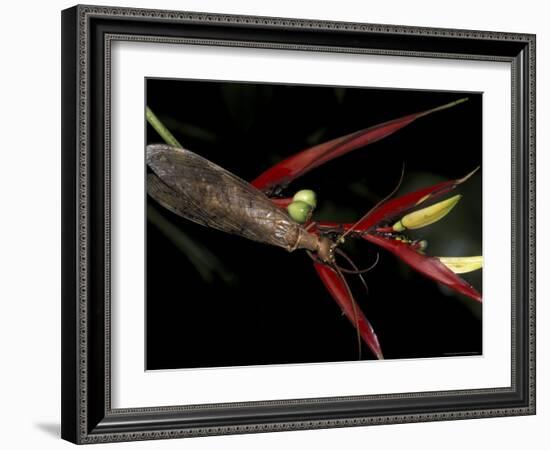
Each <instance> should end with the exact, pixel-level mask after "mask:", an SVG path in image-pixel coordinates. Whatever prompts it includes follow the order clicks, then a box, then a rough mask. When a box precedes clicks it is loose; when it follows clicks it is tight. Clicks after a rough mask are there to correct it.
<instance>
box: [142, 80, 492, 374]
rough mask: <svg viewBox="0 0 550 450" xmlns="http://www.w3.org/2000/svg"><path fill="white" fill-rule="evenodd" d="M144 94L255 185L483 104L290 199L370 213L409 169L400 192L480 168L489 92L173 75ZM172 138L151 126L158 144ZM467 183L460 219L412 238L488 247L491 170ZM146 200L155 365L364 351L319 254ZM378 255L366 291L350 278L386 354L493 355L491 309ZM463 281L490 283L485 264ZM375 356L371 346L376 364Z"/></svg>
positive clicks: (367, 254) (319, 178)
mask: <svg viewBox="0 0 550 450" xmlns="http://www.w3.org/2000/svg"><path fill="white" fill-rule="evenodd" d="M146 88H147V103H148V105H149V107H150V108H151V109H152V110H153V111H154V112H155V113H156V114H157V116H158V117H159V118H160V119H161V120H162V121H163V122H164V124H165V125H166V126H167V127H168V128H169V129H170V130H171V131H172V132H173V134H174V135H175V136H176V138H177V139H178V140H179V141H180V142H181V144H182V145H183V146H184V147H186V148H187V149H189V150H191V151H194V152H195V153H198V154H201V155H202V156H204V157H206V158H208V159H210V160H212V161H213V162H215V163H217V164H218V165H220V166H222V167H224V168H226V169H227V170H229V171H231V172H233V173H235V174H236V175H238V176H240V177H241V178H243V179H245V180H252V179H254V178H255V177H256V176H257V175H259V174H260V173H261V172H262V171H264V170H265V169H266V168H268V167H269V166H271V165H272V164H274V163H276V162H278V161H280V160H281V159H282V158H284V157H286V156H289V155H291V154H293V153H296V152H298V151H300V150H302V149H305V148H307V147H309V146H311V145H314V144H317V143H321V142H323V141H326V140H329V139H332V138H335V137H338V136H341V135H343V134H347V133H350V132H353V131H356V130H359V129H362V128H366V127H368V126H372V125H375V124H378V123H381V122H384V121H386V120H390V119H394V118H397V117H401V116H403V115H406V114H410V113H413V112H417V111H422V110H426V109H430V108H433V107H436V106H439V105H442V104H445V103H447V102H450V101H454V100H457V99H459V98H463V97H465V96H467V97H468V98H469V101H468V102H466V103H464V104H461V105H458V106H456V107H454V108H451V109H449V110H445V111H441V112H437V113H434V114H433V115H430V116H427V117H424V118H421V119H418V120H417V121H416V122H414V123H413V124H411V125H409V126H408V127H406V128H404V129H402V130H400V131H399V132H397V133H395V134H394V135H392V136H390V137H388V138H386V139H384V140H382V141H379V142H377V143H375V144H372V145H370V146H367V147H364V148H362V149H358V150H355V151H354V152H352V153H350V154H348V155H346V156H344V157H341V158H339V159H336V160H333V161H331V162H329V163H328V164H326V165H324V166H322V167H320V168H317V169H315V170H314V171H312V172H310V173H308V174H307V175H305V176H304V177H302V178H300V179H298V180H296V181H295V182H293V183H292V184H291V185H290V186H289V187H288V189H287V190H286V191H285V192H286V193H288V195H292V194H293V193H294V192H296V191H297V190H299V189H302V188H310V189H314V190H315V191H316V192H317V194H318V199H319V206H318V208H317V210H316V212H315V216H314V217H315V218H316V219H324V220H335V221H341V222H348V221H353V220H357V219H358V218H360V217H361V216H362V215H363V214H364V213H365V212H366V211H367V210H368V209H369V208H371V207H372V206H373V205H374V204H375V203H376V202H377V201H378V200H380V199H381V198H383V197H384V196H385V195H387V194H388V193H389V192H391V191H392V190H393V188H394V187H395V185H396V183H397V181H398V179H399V176H400V173H401V168H402V164H403V163H405V177H404V181H403V184H402V185H401V188H400V190H399V193H405V192H410V191H411V190H415V189H418V188H421V187H425V186H429V185H431V184H434V183H437V182H439V181H443V180H446V179H450V178H459V177H462V176H464V175H465V174H467V173H469V172H470V171H471V170H473V169H474V168H476V167H477V166H480V165H481V152H482V147H481V107H482V95H481V94H479V93H467V94H464V93H455V92H431V91H410V90H387V89H384V90H382V89H366V88H341V87H337V88H334V87H316V86H315V87H314V86H296V85H274V84H270V85H265V84H241V83H228V82H208V81H186V80H160V79H149V80H147V81H146ZM160 142H162V139H161V138H160V137H159V135H158V134H157V133H156V132H155V131H154V130H153V129H152V128H151V127H150V126H147V143H160ZM458 192H460V193H462V194H463V195H464V197H463V198H462V200H461V202H459V204H458V205H457V206H456V207H455V209H454V210H453V211H452V212H451V213H450V214H449V215H448V216H447V217H445V218H444V219H443V220H441V221H440V222H438V223H436V224H433V225H430V226H429V227H426V228H423V229H421V230H417V231H416V232H414V233H410V236H411V237H414V238H420V237H421V238H424V239H427V240H428V242H429V248H428V250H427V253H428V254H430V255H434V256H443V255H445V256H465V255H479V254H481V250H482V243H481V206H482V205H481V170H480V171H478V173H477V174H476V175H475V176H474V177H473V178H472V179H470V180H468V182H467V183H465V184H464V185H462V186H460V187H459V188H458ZM399 193H398V195H399ZM147 204H148V219H149V220H148V222H147V306H146V308H147V311H146V336H147V338H146V351H147V357H146V366H147V369H149V370H151V369H169V368H191V367H219V366H242V365H257V364H282V363H310V362H330V361H347V360H355V359H357V356H358V350H357V338H356V332H355V329H354V328H353V326H352V325H351V323H350V322H349V321H348V320H347V319H346V318H345V317H344V316H342V314H341V312H340V309H339V307H338V306H337V305H336V303H335V302H334V301H333V300H332V298H331V297H330V295H329V294H328V293H327V291H326V290H325V288H324V286H323V284H322V283H321V281H320V280H319V278H318V277H317V275H316V273H315V271H314V269H313V266H312V264H311V261H310V259H309V258H308V257H307V255H306V254H305V253H303V252H294V253H291V254H289V253H287V252H285V251H284V250H282V249H280V248H274V247H273V248H272V247H270V246H267V245H262V244H258V243H256V242H251V241H248V240H246V239H244V238H241V237H238V236H233V235H228V234H225V233H222V232H220V231H216V230H213V229H208V228H204V227H201V226H199V225H196V224H194V223H191V222H189V221H187V220H185V219H183V218H180V217H178V216H175V215H174V214H171V213H170V212H169V211H167V210H165V209H164V208H162V207H160V206H159V205H158V204H157V203H156V202H155V201H154V200H152V199H151V198H149V197H148V198H147ZM343 248H344V249H345V251H346V252H347V253H348V254H349V255H350V256H351V257H352V258H353V259H354V260H355V262H356V263H357V264H358V265H359V266H360V267H366V266H368V265H369V264H370V263H372V261H373V260H374V258H375V256H376V252H377V251H378V249H377V248H376V247H375V246H373V245H372V244H369V243H367V242H365V241H362V240H361V241H353V240H349V239H348V240H347V242H346V244H345V245H344V247H343ZM379 252H380V262H379V264H378V265H377V267H376V268H375V269H374V270H373V271H371V272H369V273H368V274H367V283H368V285H369V293H368V295H367V293H366V292H365V291H364V289H363V288H362V287H361V285H360V283H358V280H357V277H354V276H350V277H349V278H348V280H349V282H350V285H351V287H352V290H353V292H354V294H355V298H356V300H357V302H358V304H359V305H360V307H361V309H362V310H363V311H364V312H365V314H366V316H367V317H368V319H369V320H370V321H371V323H372V325H373V326H374V328H375V330H376V332H377V334H378V337H379V340H380V343H381V345H382V348H383V351H384V354H385V357H386V358H388V359H391V358H418V357H439V356H450V355H456V354H460V355H467V354H479V353H481V351H482V348H481V331H482V325H481V305H479V304H477V302H475V301H473V300H471V299H469V298H466V297H464V296H461V295H459V294H456V293H454V292H451V291H450V290H448V289H447V288H445V287H442V286H441V285H438V284H437V283H435V282H433V281H431V280H428V279H426V278H424V277H422V276H421V275H419V274H417V273H416V272H415V271H413V270H412V269H411V268H409V267H408V266H407V265H405V264H404V263H402V262H401V261H399V260H397V259H396V257H394V256H393V255H391V254H389V253H387V252H385V251H384V250H382V249H380V250H379ZM189 255H192V256H191V258H190V257H189ZM463 277H464V278H466V279H467V280H468V281H469V282H470V283H472V284H473V285H474V286H475V287H476V288H477V289H478V290H481V271H477V272H475V273H472V274H466V275H463ZM371 358H372V355H371V354H370V352H369V351H368V349H366V348H365V349H364V351H363V359H371Z"/></svg>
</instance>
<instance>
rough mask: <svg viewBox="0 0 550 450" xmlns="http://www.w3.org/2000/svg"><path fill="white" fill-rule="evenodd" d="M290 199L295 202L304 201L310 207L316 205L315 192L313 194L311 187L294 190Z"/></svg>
mask: <svg viewBox="0 0 550 450" xmlns="http://www.w3.org/2000/svg"><path fill="white" fill-rule="evenodd" d="M292 200H294V201H295V202H298V201H300V202H305V203H307V204H308V205H309V206H311V208H312V209H314V208H315V207H316V206H317V194H315V192H314V191H312V190H311V189H302V190H301V191H298V192H296V194H294V197H293V198H292Z"/></svg>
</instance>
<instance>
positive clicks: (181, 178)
mask: <svg viewBox="0 0 550 450" xmlns="http://www.w3.org/2000/svg"><path fill="white" fill-rule="evenodd" d="M147 164H148V165H149V167H150V168H151V169H152V170H153V172H154V175H152V174H150V175H148V177H147V190H148V192H149V194H150V195H151V196H152V197H153V198H154V199H155V200H157V201H158V202H159V203H160V204H162V205H163V206H164V207H166V208H167V209H169V210H171V211H172V212H174V213H176V214H178V215H180V216H182V217H185V218H186V219H188V220H191V221H193V222H196V223H199V224H201V225H204V226H207V227H211V228H216V229H218V230H221V231H225V232H227V233H231V234H237V235H239V236H243V237H245V238H247V239H251V240H254V241H258V242H264V243H267V244H271V245H276V246H279V247H283V248H285V249H286V250H293V249H294V248H295V245H296V242H297V241H298V238H299V236H300V234H301V233H303V232H305V230H303V229H302V228H301V227H300V226H299V225H298V224H296V223H294V222H292V221H291V219H290V218H289V217H288V216H287V215H286V213H285V212H283V211H282V210H280V209H279V208H277V207H276V206H275V205H273V203H272V202H271V201H270V200H269V198H268V197H267V196H266V195H265V194H263V193H262V192H261V191H259V190H258V189H256V188H254V187H253V186H252V185H251V184H249V183H247V182H246V181H244V180H242V179H241V178H239V177H237V176H236V175H234V174H232V173H231V172H228V171H227V170H225V169H223V168H222V167H220V166H218V165H216V164H214V163H212V162H211V161H208V160H207V159H205V158H203V157H202V156H199V155H197V154H195V153H193V152H190V151H188V150H185V149H179V148H176V147H171V146H168V145H149V146H147Z"/></svg>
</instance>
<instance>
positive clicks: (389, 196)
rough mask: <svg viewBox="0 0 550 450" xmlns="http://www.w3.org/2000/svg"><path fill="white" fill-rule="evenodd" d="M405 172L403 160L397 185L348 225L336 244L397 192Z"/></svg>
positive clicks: (342, 240)
mask: <svg viewBox="0 0 550 450" xmlns="http://www.w3.org/2000/svg"><path fill="white" fill-rule="evenodd" d="M404 174H405V162H403V165H402V166H401V176H400V177H399V181H398V182H397V185H396V186H395V188H393V190H392V191H391V192H390V193H389V194H388V195H386V196H385V197H384V198H383V199H382V200H380V201H379V202H378V203H376V205H374V206H373V207H372V208H371V209H369V210H368V211H367V213H366V214H365V215H363V217H361V218H360V219H359V220H358V221H357V222H355V223H354V224H353V225H352V226H351V227H349V228H348V229H347V230H346V231H345V232H344V233H343V234H342V235H341V236H340V237H339V238H338V240H337V241H336V245H339V244H341V243H342V242H344V238H345V237H346V236H347V235H348V234H349V233H351V232H352V231H353V230H354V229H355V227H356V226H357V225H359V223H360V222H362V221H363V220H365V219H366V218H367V217H369V216H370V215H371V214H372V212H373V211H374V210H376V208H378V207H379V206H380V205H381V204H382V203H385V202H386V201H388V200H389V199H390V198H392V197H393V196H394V195H395V193H396V192H397V190H398V189H399V188H400V187H401V183H402V182H403V175H404Z"/></svg>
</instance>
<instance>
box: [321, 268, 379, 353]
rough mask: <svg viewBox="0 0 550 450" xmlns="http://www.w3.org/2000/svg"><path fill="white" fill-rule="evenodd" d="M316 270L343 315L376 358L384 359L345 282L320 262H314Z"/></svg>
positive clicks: (367, 322)
mask: <svg viewBox="0 0 550 450" xmlns="http://www.w3.org/2000/svg"><path fill="white" fill-rule="evenodd" d="M314 266H315V270H316V271H317V274H318V275H319V277H320V278H321V280H322V281H323V283H324V285H325V287H326V288H327V290H328V291H329V293H330V295H332V298H333V299H334V300H335V301H336V303H338V305H339V306H340V308H341V309H342V311H343V313H344V314H345V315H346V317H347V318H348V319H349V321H350V322H351V323H352V324H353V326H355V327H357V330H358V331H359V334H360V335H361V338H362V339H363V341H364V342H365V344H367V345H368V347H369V348H370V349H371V351H372V352H373V353H374V355H375V356H376V358H378V359H384V355H383V354H382V348H381V347H380V343H379V342H378V337H377V336H376V333H375V332H374V329H373V328H372V325H371V324H370V322H369V321H368V320H367V318H366V317H365V315H364V314H363V312H362V311H361V310H360V309H359V307H358V306H357V305H355V306H356V307H355V308H354V305H353V302H354V300H353V298H352V297H351V296H350V294H349V290H348V288H347V286H346V282H345V280H343V279H342V277H341V276H340V274H338V273H337V272H336V271H335V270H334V269H332V268H331V267H329V266H327V265H326V264H323V263H320V262H314Z"/></svg>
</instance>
